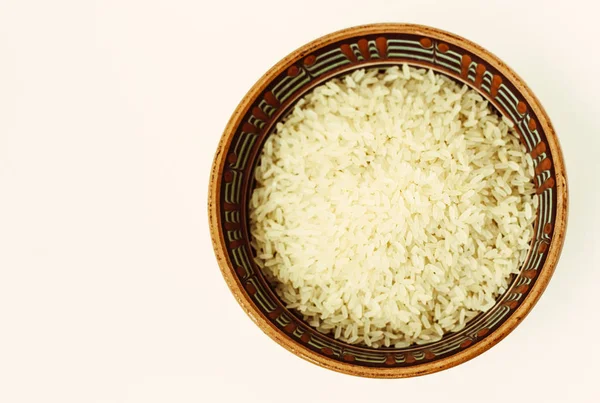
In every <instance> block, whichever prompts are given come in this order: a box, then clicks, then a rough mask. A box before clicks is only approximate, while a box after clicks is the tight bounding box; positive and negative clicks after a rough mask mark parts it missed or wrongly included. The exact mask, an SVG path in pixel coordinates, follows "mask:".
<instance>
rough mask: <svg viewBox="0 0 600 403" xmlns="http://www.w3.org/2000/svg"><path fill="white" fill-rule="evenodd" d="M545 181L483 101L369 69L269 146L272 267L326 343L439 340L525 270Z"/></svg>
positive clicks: (406, 73)
mask: <svg viewBox="0 0 600 403" xmlns="http://www.w3.org/2000/svg"><path fill="white" fill-rule="evenodd" d="M533 174H534V170H533V162H532V159H531V157H530V156H529V155H528V154H527V153H526V151H525V148H524V147H523V146H522V145H521V143H520V142H519V139H518V137H517V135H516V134H515V132H514V130H512V128H511V123H510V122H509V121H507V120H503V119H502V118H500V117H498V115H496V114H495V113H494V112H493V111H492V110H491V108H490V107H489V105H488V102H487V101H485V100H484V99H483V98H482V97H481V96H480V95H478V94H477V93H476V92H475V91H474V90H471V89H468V87H467V86H465V85H462V86H461V85H459V84H457V83H456V82H454V81H452V80H450V79H449V78H447V77H445V76H442V75H439V74H435V73H433V72H432V71H426V70H423V69H418V70H417V69H414V68H411V67H408V66H406V65H405V66H403V67H402V68H398V67H392V68H387V69H370V70H357V71H354V72H353V73H351V74H349V75H346V76H343V77H341V78H336V79H332V80H330V81H328V82H326V83H325V84H323V85H321V86H320V87H318V88H316V89H315V90H314V91H312V92H311V93H310V94H308V95H306V96H305V97H304V98H303V99H301V100H300V101H299V102H298V103H297V104H296V105H295V107H294V109H293V111H292V112H291V113H290V115H289V116H288V117H287V118H286V119H285V120H284V121H283V122H282V123H279V124H278V125H277V127H276V131H275V132H274V133H273V134H272V135H271V136H270V137H269V138H268V140H267V141H266V143H265V145H264V149H263V151H262V155H261V157H260V163H259V165H258V166H257V168H256V171H255V177H256V188H255V190H254V192H253V194H252V198H251V201H250V224H251V233H252V244H253V246H254V248H255V249H256V260H257V262H258V264H259V266H260V267H261V268H262V269H263V272H264V273H265V275H266V276H267V278H268V279H269V280H270V281H272V282H273V284H274V287H275V289H276V291H277V293H278V295H279V296H280V298H281V299H282V300H283V301H284V302H285V303H286V304H287V306H288V307H289V308H292V309H296V310H297V311H299V312H300V313H301V314H302V315H303V316H304V318H305V320H306V321H307V322H308V323H309V324H310V325H311V326H314V327H316V328H317V329H318V330H319V331H321V332H323V333H331V334H332V335H333V336H334V337H335V338H337V339H340V340H343V341H345V342H348V343H359V344H364V345H367V346H372V347H380V346H396V347H405V346H408V345H410V344H412V343H420V344H422V343H427V342H431V341H435V340H439V339H440V338H441V337H442V336H443V335H444V334H445V333H448V332H456V331H458V330H460V329H462V328H463V327H464V326H465V324H466V323H467V321H468V320H469V319H471V318H473V317H474V316H476V315H477V314H478V313H479V312H485V311H487V310H488V309H490V308H491V307H492V306H493V305H494V304H495V301H496V298H497V297H498V295H499V294H501V293H503V292H504V291H505V290H506V288H507V287H508V282H509V281H510V278H511V274H513V273H517V272H518V269H519V267H520V264H521V263H522V262H523V260H524V259H525V257H526V254H527V251H528V248H529V243H530V241H531V238H532V235H533V226H532V223H533V220H534V213H535V211H536V208H537V199H536V197H535V196H534V186H533V182H532V178H533Z"/></svg>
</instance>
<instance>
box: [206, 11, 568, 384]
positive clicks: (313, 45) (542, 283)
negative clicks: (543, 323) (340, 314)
mask: <svg viewBox="0 0 600 403" xmlns="http://www.w3.org/2000/svg"><path fill="white" fill-rule="evenodd" d="M386 33H398V34H405V33H409V34H416V35H423V36H429V37H432V38H436V39H438V40H446V41H450V42H454V43H459V44H460V46H462V47H464V48H465V49H466V50H468V51H470V52H472V53H474V54H477V55H480V56H481V57H482V58H483V59H485V61H486V62H487V63H489V64H490V65H492V66H493V67H495V68H496V69H497V70H498V71H501V72H502V73H503V74H504V75H505V77H507V78H509V79H510V80H511V82H512V83H513V84H514V86H515V87H516V88H517V89H518V90H519V91H520V93H521V94H522V95H523V97H524V98H525V99H526V100H527V101H528V103H529V104H530V105H531V108H532V109H533V111H534V112H535V115H536V116H537V117H538V120H539V124H540V125H541V126H542V127H543V129H544V132H545V133H546V137H547V144H548V146H549V148H550V152H551V154H552V156H553V160H552V161H553V165H554V170H555V177H556V192H557V206H556V217H555V222H554V231H553V236H552V239H551V241H550V245H549V247H548V251H547V258H546V261H545V263H544V265H543V267H542V268H541V269H540V274H539V276H538V278H537V280H536V282H535V283H534V285H533V287H532V288H531V290H530V292H529V293H528V294H527V295H526V297H525V298H524V300H523V301H522V303H521V304H520V306H519V307H518V308H517V309H516V310H515V312H514V313H513V314H512V315H510V316H509V317H508V318H507V319H506V320H505V321H504V322H503V323H502V324H501V325H500V326H499V327H498V328H497V329H496V330H494V331H493V332H491V333H490V334H489V335H488V336H487V337H486V338H485V339H484V340H482V341H481V342H479V343H475V344H474V345H472V346H470V347H468V348H466V349H464V350H462V351H459V352H457V353H456V354H453V355H450V356H448V357H444V358H441V359H439V360H436V361H433V362H425V363H421V364H416V365H413V366H409V367H392V368H385V367H366V366H361V365H356V364H351V363H346V362H341V361H337V360H334V359H331V358H328V357H325V356H323V355H319V354H317V353H315V352H314V351H312V350H310V349H308V348H306V347H304V346H302V345H300V344H297V343H295V342H294V341H292V340H291V339H289V338H288V337H287V336H286V335H285V334H284V333H283V332H281V331H280V330H279V329H278V328H276V327H275V326H274V325H273V324H272V323H271V322H269V321H268V320H267V319H266V318H264V317H263V314H262V313H261V312H260V311H259V310H258V308H257V307H256V306H254V304H253V303H252V301H250V300H249V299H248V297H247V296H246V295H245V293H244V292H242V291H241V290H243V286H242V284H241V283H240V281H239V279H238V278H237V277H236V276H234V275H233V274H232V265H231V263H230V262H229V258H228V256H227V253H226V252H225V251H226V244H225V238H224V236H223V233H222V231H221V218H220V214H219V211H220V210H219V204H220V203H219V201H220V194H221V191H220V190H221V180H220V172H221V171H222V169H223V167H224V164H225V159H226V151H227V149H228V148H229V145H230V143H231V140H232V138H233V134H234V133H235V129H236V127H237V126H238V124H239V123H240V121H241V119H242V118H243V116H244V114H245V113H246V111H247V110H248V108H249V107H250V106H251V104H252V102H253V101H254V99H255V98H256V97H257V96H258V95H259V94H260V93H261V92H262V91H263V90H264V89H265V87H266V86H267V85H268V84H269V83H270V82H271V81H272V80H273V79H274V78H275V77H277V76H278V75H279V74H280V73H281V72H283V71H285V70H286V69H287V68H288V67H289V65H290V63H292V62H294V61H295V60H299V59H301V58H303V57H305V56H307V55H309V54H310V53H311V52H313V51H314V50H316V49H318V48H321V47H323V46H326V45H328V44H330V43H333V42H336V41H340V40H344V39H350V38H354V37H358V36H363V35H372V34H386ZM208 215H209V227H210V235H211V239H212V244H213V249H214V252H215V256H216V258H217V262H218V264H219V268H220V270H221V273H222V275H223V278H224V279H225V282H226V283H227V285H228V287H229V289H230V291H231V293H232V294H233V296H234V297H235V299H236V300H237V301H238V303H239V304H240V306H241V307H242V309H243V310H244V311H245V312H246V314H247V315H248V316H249V317H250V318H251V319H252V320H253V321H254V323H256V325H258V327H259V328H260V329H261V330H262V331H263V332H264V333H266V334H267V335H268V336H269V337H271V338H272V339H273V340H275V341H276V342H277V343H278V344H280V345H281V346H282V347H284V348H285V349H287V350H288V351H290V352H292V353H293V354H295V355H297V356H299V357H301V358H303V359H305V360H307V361H309V362H312V363H314V364H317V365H319V366H321V367H323V368H327V369H330V370H334V371H337V372H341V373H345V374H349V375H355V376H362V377H370V378H406V377H412V376H420V375H425V374H430V373H434V372H438V371H441V370H444V369H448V368H451V367H454V366H456V365H459V364H462V363H464V362H466V361H468V360H470V359H472V358H475V357H477V356H478V355H480V354H482V353H484V352H485V351H487V350H488V349H490V348H491V347H493V346H494V345H496V344H497V343H499V342H500V341H501V340H502V339H504V338H505V337H506V336H507V335H508V334H509V333H510V332H512V331H513V330H514V329H515V328H516V327H517V326H518V325H519V323H521V321H522V320H523V319H524V318H525V316H527V314H528V313H529V312H530V311H531V309H532V308H533V306H534V305H535V304H536V303H537V301H538V300H539V298H540V296H541V295H542V293H543V292H544V290H545V289H546V286H547V285H548V282H549V281H550V278H551V277H552V274H553V273H554V270H555V268H556V264H557V262H558V259H559V257H560V253H561V250H562V247H563V244H564V238H565V234H566V226H567V215H568V187H567V176H566V171H565V166H564V159H563V155H562V151H561V148H560V144H559V141H558V138H557V136H556V132H555V130H554V128H553V126H552V123H551V122H550V119H549V117H548V115H547V114H546V111H545V110H544V108H543V107H542V105H541V104H540V102H539V100H538V99H537V97H536V96H535V95H534V94H533V92H532V91H531V89H530V88H529V87H528V86H527V85H526V84H525V82H524V81H523V79H521V78H520V77H519V76H518V75H517V74H516V73H515V72H514V71H513V70H512V69H511V68H510V67H508V66H507V65H506V64H505V63H504V62H503V61H501V60H500V59H499V58H498V57H497V56H495V55H494V54H493V53H491V52H489V51H488V50H486V49H484V48H483V47H481V46H479V45H477V44H475V43H473V42H471V41H469V40H468V39H465V38H463V37H461V36H458V35H455V34H452V33H450V32H447V31H443V30H440V29H438V28H433V27H428V26H424V25H417V24H407V23H378V24H368V25H359V26H354V27H350V28H346V29H342V30H339V31H336V32H333V33H330V34H327V35H324V36H322V37H320V38H318V39H315V40H313V41H311V42H309V43H307V44H305V45H303V46H301V47H300V48H298V49H296V50H295V51H293V52H291V53H290V54H289V55H287V56H286V57H284V58H283V59H281V60H280V61H279V62H278V63H277V64H275V65H274V66H273V67H272V68H271V69H269V70H268V71H267V72H266V73H265V74H264V75H263V76H262V77H261V78H260V79H259V80H258V81H257V82H256V83H255V84H254V85H253V86H252V88H251V89H250V90H249V91H248V92H247V93H246V95H245V96H244V97H243V99H242V100H241V101H240V103H239V104H238V106H237V107H236V109H235V111H234V112H233V114H232V116H231V118H230V119H229V122H228V123H227V126H226V127H225V130H224V132H223V134H222V136H221V139H220V141H219V144H218V147H217V151H216V153H215V157H214V160H213V164H212V167H211V173H210V180H209V190H208Z"/></svg>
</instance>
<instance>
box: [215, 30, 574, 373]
mask: <svg viewBox="0 0 600 403" xmlns="http://www.w3.org/2000/svg"><path fill="white" fill-rule="evenodd" d="M397 27H401V26H397ZM404 27H406V26H404ZM409 27H410V26H409ZM380 28H381V27H380ZM311 45H313V46H311ZM311 45H307V47H305V48H303V49H301V50H300V51H298V52H296V53H295V54H292V55H291V56H290V57H288V58H287V59H286V60H284V61H282V63H280V64H279V65H278V66H276V67H275V68H274V69H273V70H272V71H271V72H269V73H267V75H266V76H265V77H264V78H263V80H261V82H259V83H258V84H257V87H255V89H254V90H253V91H251V96H250V98H248V99H246V100H245V101H243V102H242V105H241V109H240V110H238V116H237V117H236V116H235V115H234V118H232V124H230V127H231V130H230V131H229V132H227V131H226V133H225V135H224V137H226V142H225V145H224V147H223V149H222V150H221V151H220V152H221V153H222V154H223V156H224V157H223V159H222V164H221V166H218V167H216V169H217V171H216V173H215V172H214V173H213V174H215V175H217V180H218V181H220V186H219V189H218V190H217V195H216V199H217V200H218V203H217V204H216V206H215V208H216V215H217V219H218V222H217V227H218V228H217V230H218V231H219V234H220V236H221V237H222V239H223V243H222V245H223V247H224V251H223V252H224V254H225V257H226V262H224V263H223V262H222V263H221V266H222V269H223V271H224V274H226V279H227V277H228V276H229V277H230V279H232V280H233V282H229V283H230V287H232V290H233V291H234V294H237V293H239V294H240V295H238V300H240V298H241V299H242V300H243V302H244V304H248V305H247V306H246V308H247V311H248V313H249V314H251V316H253V315H260V322H261V323H262V324H263V325H265V326H268V327H269V331H268V333H270V334H271V335H272V336H273V337H274V338H276V339H278V340H277V341H279V342H280V343H281V344H284V345H285V346H286V347H287V348H289V349H292V350H300V351H304V352H307V353H308V354H306V355H304V356H305V357H307V356H308V357H310V358H313V359H315V360H316V361H317V362H320V363H321V364H323V363H324V362H331V361H338V362H339V363H342V364H350V365H352V366H361V367H366V368H406V367H411V366H418V365H421V364H425V363H435V362H437V361H442V360H443V359H444V358H446V357H449V356H452V355H455V354H458V353H460V352H462V351H464V350H468V349H472V348H473V347H474V346H476V345H477V344H478V343H482V342H484V341H485V340H486V338H488V337H490V335H491V334H492V333H493V332H494V331H496V330H497V329H498V328H499V327H500V326H502V324H503V323H505V322H507V321H508V320H509V318H511V317H513V319H515V320H516V317H517V316H519V315H515V312H517V311H519V308H520V306H521V305H522V304H523V302H524V301H525V300H527V299H528V296H529V294H530V292H531V290H532V289H533V288H534V286H535V284H536V282H537V281H538V279H539V277H540V274H541V273H542V272H543V271H544V270H547V271H549V272H550V274H551V271H552V270H553V268H554V264H555V261H553V262H550V264H549V265H547V267H546V266H545V264H546V262H547V260H548V256H549V249H550V248H549V246H550V245H551V243H552V238H553V235H554V232H555V229H556V228H555V227H556V225H555V224H556V221H557V212H558V211H559V210H558V203H559V201H560V197H561V195H559V194H558V189H557V176H556V174H557V172H556V166H557V162H558V165H559V167H561V166H562V160H560V155H554V154H556V153H554V154H553V152H552V149H551V148H552V147H551V146H554V144H555V140H554V138H553V137H552V136H554V134H553V132H552V129H551V126H549V122H548V120H547V118H546V117H545V115H544V114H543V110H541V107H540V106H539V105H538V104H537V101H536V100H535V98H533V96H532V95H531V94H530V93H529V92H528V89H527V88H526V87H524V85H521V83H520V81H519V80H518V78H516V76H514V75H513V74H512V72H511V71H510V70H509V69H508V68H507V67H506V66H504V65H503V64H502V63H501V62H500V61H498V60H497V59H495V57H493V56H492V55H490V54H489V53H487V52H485V51H484V50H482V49H480V48H478V47H477V46H476V45H473V44H471V43H469V42H468V41H465V40H463V39H462V38H458V37H453V36H452V35H448V34H445V33H441V32H439V31H436V30H422V29H416V30H415V29H407V28H404V29H401V28H398V29H392V30H390V29H383V28H381V29H379V30H378V29H375V30H372V31H369V30H366V31H365V32H357V33H355V34H352V33H349V34H348V35H346V36H344V35H341V36H340V37H339V38H337V39H336V38H330V40H328V41H327V40H323V41H322V43H320V44H311ZM402 63H408V64H409V65H412V66H422V67H426V68H431V69H433V70H435V71H437V72H439V73H442V74H445V75H447V76H449V77H451V78H452V79H454V80H457V81H460V82H463V83H466V84H468V85H469V86H470V87H472V88H474V89H475V90H477V91H478V92H479V93H480V94H482V95H483V96H484V97H485V98H487V99H488V100H489V101H490V103H491V105H493V107H494V108H495V109H496V110H497V111H498V112H499V113H500V114H502V115H504V116H506V117H507V118H508V119H510V120H511V121H512V122H513V123H514V124H515V128H516V130H517V132H518V133H519V135H520V137H521V141H522V143H523V144H524V145H525V147H526V149H527V151H528V152H529V153H530V154H531V156H532V158H533V161H534V166H535V178H534V181H535V186H536V191H537V193H538V195H539V207H538V210H537V219H536V221H535V227H534V238H533V241H532V243H531V245H530V251H529V254H528V257H527V259H526V261H525V262H524V264H523V265H522V267H521V270H520V273H519V274H518V275H516V276H514V279H513V280H512V282H511V285H510V287H509V289H508V290H507V291H506V292H505V293H504V294H503V295H501V296H500V297H499V298H498V300H497V303H496V305H495V306H494V307H493V308H492V309H490V310H489V311H488V312H486V313H484V314H480V315H478V316H477V317H476V318H474V319H472V320H470V321H469V322H468V324H467V325H466V327H465V328H464V329H463V330H462V331H460V332H457V333H451V334H447V335H446V336H444V338H442V340H439V341H437V342H433V343H428V344H424V345H413V346H410V347H407V348H378V349H374V348H368V347H363V346H357V345H349V344H347V343H344V342H341V341H338V340H335V339H333V338H332V337H330V336H328V335H324V334H321V333H319V332H317V331H316V330H315V329H313V328H312V327H310V326H309V325H307V324H306V323H304V322H303V321H302V319H301V318H300V317H299V316H297V315H296V314H294V313H292V312H290V311H289V310H288V309H286V307H285V306H284V304H282V302H281V301H280V300H279V298H278V297H277V295H276V294H275V292H274V291H273V290H272V289H271V288H270V286H269V284H268V282H267V281H266V280H265V278H264V277H263V275H262V273H261V270H260V269H259V268H258V267H257V265H256V264H255V263H254V260H253V258H252V254H253V250H252V248H251V246H250V242H249V239H250V238H249V237H250V233H249V225H248V211H247V208H248V207H247V206H248V200H249V197H250V194H251V192H252V189H253V185H254V180H253V170H254V167H255V165H256V163H257V161H258V156H259V154H260V151H261V147H262V145H263V144H264V141H265V139H266V137H267V136H268V134H270V133H271V132H272V130H273V128H274V125H275V123H276V122H277V121H280V120H281V119H282V118H283V117H284V116H285V115H286V114H287V113H288V112H289V111H290V109H291V107H292V106H293V105H294V103H295V102H296V101H297V100H298V99H299V98H301V97H302V96H303V95H305V94H306V93H307V92H309V91H310V90H311V89H312V88H314V87H315V86H317V85H319V84H320V83H322V82H324V81H326V80H328V79H330V78H332V77H334V76H337V75H340V74H344V73H347V72H349V71H351V70H354V69H357V68H364V67H373V66H381V67H383V66H390V65H399V64H402ZM549 137H550V142H551V144H549ZM561 191H562V190H561ZM223 266H225V267H223ZM543 281H545V282H547V279H545V280H543ZM544 285H545V284H544ZM542 288H543V287H542ZM540 292H541V291H540ZM537 296H539V295H537ZM537 296H536V297H535V299H536V298H537ZM240 302H242V301H240ZM244 304H243V305H244ZM529 308H530V307H528V308H527V309H529ZM518 320H520V318H518ZM515 325H516V323H515ZM261 327H263V326H261ZM513 327H514V326H513ZM509 331H510V329H509ZM274 335H276V336H274ZM334 367H335V366H334ZM335 369H340V367H337V368H335Z"/></svg>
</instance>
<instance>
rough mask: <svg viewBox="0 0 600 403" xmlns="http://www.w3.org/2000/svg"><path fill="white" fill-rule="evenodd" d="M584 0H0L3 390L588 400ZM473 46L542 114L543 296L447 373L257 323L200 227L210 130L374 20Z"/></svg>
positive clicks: (591, 171) (594, 281) (589, 153)
mask: <svg viewBox="0 0 600 403" xmlns="http://www.w3.org/2000/svg"><path fill="white" fill-rule="evenodd" d="M594 6H595V4H594V2H592V1H589V2H584V1H581V0H569V1H560V2H559V1H525V0H520V1H508V0H501V1H457V0H453V1H441V0H440V1H421V0H418V1H417V0H413V1H408V0H402V1H401V0H393V1H374V0H363V1H349V0H345V1H326V0H319V1H308V0H298V1H293V2H292V1H270V2H268V1H258V0H248V1H225V0H221V1H210V2H207V1H203V0H190V1H177V0H165V1H154V0H145V1H142V0H140V1H126V0H114V1H108V0H106V1H100V0H98V1H89V0H72V1H66V0H52V1H27V0H11V1H7V0H0V402H3V403H19V402H35V403H46V402H60V403H70V402H77V403H87V402H94V403H96V402H97V403H108V402H140V403H153V402H169V403H186V402H211V403H212V402H338V401H340V402H342V401H343V402H355V401H356V402H358V401H361V402H380V401H419V402H429V401H438V402H439V401H441V402H458V401H460V402H500V401H512V402H523V401H535V402H538V401H539V402H549V401H573V402H592V401H596V402H597V401H599V399H600V392H599V390H600V384H599V383H598V376H599V373H600V363H599V360H600V343H599V342H598V339H599V337H600V335H599V330H600V328H599V325H598V320H599V315H598V296H599V295H600V272H599V270H600V267H599V263H600V259H599V249H600V219H599V217H598V213H597V208H598V207H599V206H600V203H599V202H600V197H599V196H600V194H599V190H598V185H600V184H599V183H598V174H600V169H599V162H598V161H599V159H600V158H599V157H598V153H599V152H600V150H599V148H600V147H599V146H600V123H599V120H598V117H599V115H600V109H599V105H598V94H599V93H600V81H599V80H598V72H599V71H600V56H599V55H598V52H599V45H600V42H599V41H600V38H599V37H600V27H599V23H598V21H597V15H598V10H597V9H596V10H594ZM385 21H396V22H413V23H421V24H427V25H432V26H435V27H438V28H442V29H445V30H449V31H451V32H454V33H457V34H459V35H462V36H464V37H466V38H469V39H471V40H473V41H475V42H477V43H479V44H481V45H482V46H484V47H486V48H488V49H489V50H491V51H492V52H494V53H495V54H497V55H498V56H499V57H500V58H502V59H503V60H504V61H506V62H507V63H508V64H509V65H510V66H511V67H513V68H514V69H515V70H516V71H517V73H518V74H520V75H521V76H522V77H523V78H524V79H525V81H526V82H527V83H528V84H529V85H530V86H531V88H532V89H533V91H534V92H535V93H536V94H537V96H538V97H539V99H540V100H541V102H542V104H543V105H544V106H545V108H546V110H547V112H548V114H549V115H550V117H551V119H552V121H553V123H554V125H555V128H556V130H557V132H558V134H559V137H560V140H561V142H562V147H563V151H564V155H565V159H566V163H567V172H568V179H569V186H570V207H571V208H570V215H569V228H568V234H567V238H566V243H565V247H564V250H563V254H562V258H561V260H560V262H559V265H558V268H557V271H556V273H555V275H554V277H553V279H552V281H551V282H550V285H549V287H548V289H547V291H546V293H545V294H544V295H543V297H542V298H541V300H540V302H539V303H538V305H537V306H536V307H535V309H534V310H533V311H532V313H531V314H530V316H529V317H528V318H527V319H526V320H525V321H524V322H523V323H522V325H520V326H519V327H518V328H517V329H516V330H515V331H514V332H513V333H512V334H511V335H510V336H509V337H508V338H507V339H506V340H504V341H503V342H501V343H500V344H499V345H497V346H496V347H494V348H492V349H491V350H490V351H488V352H487V353H485V354H484V355H482V356H480V357H478V358H476V359H474V360H472V361H470V362H468V363H466V364H463V365H460V366H459V367H456V368H453V369H451V370H448V371H444V372H441V373H437V374H434V375H428V376H425V377H421V378H416V379H406V380H391V381H390V380H369V379H360V378H354V377H351V376H347V375H341V374H337V373H334V372H330V371H327V370H325V369H321V368H319V367H317V366H315V365H313V364H310V363H308V362H305V361H303V360H301V359H299V358H297V357H295V356H294V355H292V354H291V353H289V352H287V351H286V350H284V349H283V348H281V347H279V346H278V345H276V344H275V343H274V342H273V341H271V340H270V339H269V338H268V337H267V336H265V335H264V334H263V333H262V332H261V331H260V330H259V329H258V327H256V326H255V325H254V323H253V322H252V321H251V320H250V319H249V318H247V317H246V315H245V314H244V313H243V311H242V309H241V308H240V307H239V306H238V305H237V303H236V302H235V300H234V298H233V297H232V296H231V294H230V292H229V290H228V289H227V287H226V285H225V282H224V281H223V279H222V277H221V273H220V271H219V269H218V267H217V264H216V262H215V259H214V255H213V251H212V246H211V243H210V238H209V232H208V226H207V211H206V210H207V209H206V198H207V188H208V177H209V169H210V165H211V162H212V157H213V153H214V151H215V149H216V145H217V142H218V140H219V137H220V135H221V133H222V130H223V128H224V127H225V124H226V122H227V120H228V118H229V116H230V114H231V113H232V112H233V110H234V108H235V107H236V105H237V104H238V102H239V101H240V100H241V98H242V97H243V95H244V94H245V93H246V91H247V90H248V89H249V88H250V87H251V85H252V84H253V83H254V82H255V81H256V80H257V79H258V78H259V77H260V75H261V74H263V73H264V72H265V71H266V70H267V69H268V68H270V67H271V66H272V65H273V64H274V63H276V62H277V61H278V60H279V59H281V58H282V57H284V56H285V55H287V54H288V53H289V52H291V51H293V50H294V49H296V48H297V47H299V46H301V45H303V44H304V43H306V42H308V41H310V40H312V39H315V38H317V37H319V36H321V35H324V34H327V33H329V32H332V31H335V30H338V29H341V28H345V27H349V26H353V25H358V24H364V23H371V22H385Z"/></svg>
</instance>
